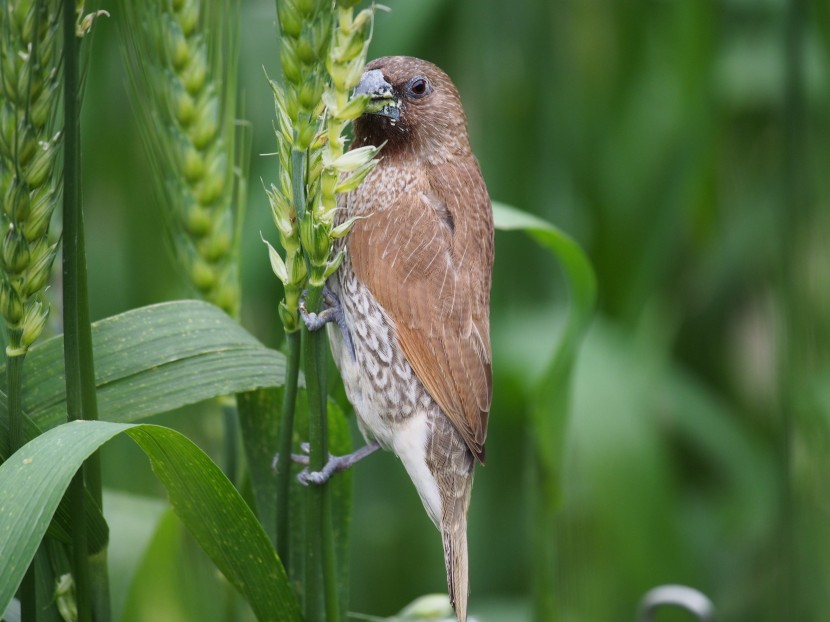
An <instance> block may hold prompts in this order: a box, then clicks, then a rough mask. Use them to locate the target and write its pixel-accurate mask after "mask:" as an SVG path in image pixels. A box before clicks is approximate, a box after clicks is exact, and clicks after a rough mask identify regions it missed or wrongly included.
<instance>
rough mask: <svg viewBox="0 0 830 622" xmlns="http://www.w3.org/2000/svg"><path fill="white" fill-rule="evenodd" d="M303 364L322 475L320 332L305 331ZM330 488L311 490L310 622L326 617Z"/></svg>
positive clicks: (315, 466)
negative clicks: (325, 518)
mask: <svg viewBox="0 0 830 622" xmlns="http://www.w3.org/2000/svg"><path fill="white" fill-rule="evenodd" d="M320 294H321V291H320V288H317V287H309V289H308V291H307V293H306V304H307V305H308V308H309V310H311V311H316V310H317V309H318V308H319V306H320V298H321V295H320ZM302 335H303V336H302V343H303V363H304V368H305V381H306V394H307V396H308V442H309V445H310V446H311V448H310V452H309V462H308V469H309V471H319V470H320V469H322V468H323V465H324V464H325V456H326V454H327V453H328V452H327V448H326V447H325V446H324V443H325V434H324V433H323V430H324V428H325V423H324V422H325V415H326V413H325V402H324V401H323V400H321V399H320V395H321V392H322V390H323V384H322V379H321V378H320V374H319V373H318V372H319V367H318V364H317V344H316V342H317V340H319V339H320V338H321V337H322V334H321V333H320V331H314V332H311V331H309V330H308V329H307V328H306V327H305V326H303V329H302ZM325 488H326V486H325V485H323V486H309V487H308V503H307V506H306V512H307V517H306V567H305V596H306V600H305V608H306V615H305V619H306V622H318V621H321V620H322V619H323V618H322V615H323V607H324V603H323V599H324V598H325V596H324V593H323V585H322V579H323V572H322V563H323V491H324V490H325Z"/></svg>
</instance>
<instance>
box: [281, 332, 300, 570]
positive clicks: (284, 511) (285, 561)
mask: <svg viewBox="0 0 830 622" xmlns="http://www.w3.org/2000/svg"><path fill="white" fill-rule="evenodd" d="M300 334H301V333H300V331H294V332H293V333H286V335H285V340H286V345H287V347H288V352H287V358H288V362H287V367H286V370H285V388H284V391H285V392H284V393H283V401H282V419H281V420H280V457H279V460H278V461H277V555H278V556H279V558H280V559H281V560H282V565H283V566H284V567H285V570H286V572H288V570H289V568H288V566H289V564H290V561H291V558H290V556H289V553H290V542H291V535H290V530H289V526H290V524H291V523H290V521H289V516H288V514H289V505H290V504H289V496H288V495H289V491H290V489H291V441H292V438H293V436H294V411H295V409H296V404H297V381H298V379H299V375H300V349H301V348H300V345H301V338H300ZM289 574H290V573H289Z"/></svg>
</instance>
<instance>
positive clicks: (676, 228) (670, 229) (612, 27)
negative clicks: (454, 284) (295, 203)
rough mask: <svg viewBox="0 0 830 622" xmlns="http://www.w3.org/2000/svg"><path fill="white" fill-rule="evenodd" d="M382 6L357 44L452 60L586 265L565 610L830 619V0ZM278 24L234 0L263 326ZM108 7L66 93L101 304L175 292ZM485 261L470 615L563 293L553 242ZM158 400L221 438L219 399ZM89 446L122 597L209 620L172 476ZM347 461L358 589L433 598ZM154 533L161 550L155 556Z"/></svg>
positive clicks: (521, 192)
mask: <svg viewBox="0 0 830 622" xmlns="http://www.w3.org/2000/svg"><path fill="white" fill-rule="evenodd" d="M385 4H387V5H388V6H389V7H390V8H391V11H390V12H379V13H378V16H377V19H376V26H375V37H374V41H373V43H372V47H371V52H370V57H376V56H381V55H386V54H408V55H415V56H420V57H423V58H426V59H429V60H431V61H433V62H435V63H436V64H438V65H439V66H441V67H442V68H443V69H445V70H446V71H447V72H448V73H449V74H450V75H451V76H452V77H453V78H454V80H455V82H456V84H457V86H458V87H459V90H460V92H461V95H462V99H463V101H464V104H465V108H466V111H467V115H468V120H469V128H470V134H471V139H472V143H473V147H474V150H475V152H476V154H477V155H478V158H479V160H480V162H481V166H482V169H483V172H484V176H485V178H486V181H487V184H488V187H489V189H490V193H491V196H492V197H493V199H495V200H498V201H502V202H505V203H508V204H511V205H514V206H516V207H519V208H521V209H523V210H527V211H530V212H533V213H535V214H538V215H540V216H542V217H544V218H545V219H547V220H549V221H551V222H553V223H555V224H556V225H557V226H559V227H560V228H562V229H563V230H565V231H567V232H568V233H569V234H571V235H572V236H573V237H574V238H575V239H577V240H578V241H579V242H580V244H582V245H583V247H584V248H585V249H586V251H587V253H588V254H589V256H590V258H591V260H592V262H593V265H594V267H595V270H596V273H597V278H598V285H599V304H598V310H597V313H596V316H595V318H594V321H593V323H592V326H591V329H590V331H589V334H588V336H587V338H586V341H585V343H584V347H583V349H582V351H581V353H580V356H579V361H578V365H577V368H576V370H575V375H574V387H573V395H572V409H571V413H570V420H569V423H568V428H567V429H568V433H567V438H566V448H565V450H564V454H563V456H562V460H563V465H564V467H563V472H562V473H563V482H562V486H563V491H562V497H561V510H560V514H559V518H558V519H557V520H556V521H554V522H553V523H552V524H550V525H549V535H550V537H551V538H553V539H554V543H555V548H556V551H557V558H558V572H557V577H556V580H555V582H554V583H553V584H552V585H550V586H549V589H550V590H551V591H552V592H553V594H554V595H555V599H556V603H557V610H558V612H559V619H561V620H569V621H570V620H574V621H581V620H585V621H592V622H599V621H611V620H621V621H622V620H633V619H634V618H635V612H636V606H637V602H638V601H639V599H640V598H641V596H642V595H643V593H644V592H645V591H647V590H648V589H650V588H652V587H654V586H656V585H661V584H665V583H683V584H687V585H690V586H693V587H695V588H697V589H699V590H701V591H703V592H704V593H706V594H707V595H708V596H709V597H710V598H711V599H712V600H713V602H714V603H715V605H716V607H717V609H718V614H719V619H720V620H747V621H749V620H752V621H773V620H775V621H781V620H799V621H810V620H825V619H827V618H826V616H827V612H828V610H830V602H828V597H827V595H828V594H830V528H829V527H830V503H828V498H830V495H828V478H827V474H828V472H830V471H829V470H828V469H829V468H830V453H828V452H829V451H830V357H828V350H830V340H828V337H830V175H828V172H830V149H828V142H829V141H830V97H829V96H828V95H829V94H830V4H828V3H827V2H826V0H815V1H812V2H810V1H808V0H801V1H798V0H791V1H787V0H720V1H713V2H692V1H688V0H653V1H635V0H631V1H625V2H615V1H612V0H579V1H575V0H570V1H566V0H512V1H511V2H504V1H498V0H453V1H452V2H450V1H446V0H418V1H417V2H416V1H414V0H408V1H407V0H387V1H386V2H385ZM102 8H108V9H110V10H111V11H113V12H114V10H115V9H114V7H110V6H106V4H105V5H104V6H103V7H102ZM274 16H275V11H274V3H273V1H272V0H271V1H266V0H245V1H244V2H242V8H241V58H240V69H239V75H240V81H241V83H242V88H243V91H244V95H243V100H242V101H243V102H244V116H245V117H246V118H247V119H248V120H249V121H250V123H251V124H252V128H253V147H252V149H253V153H254V155H253V157H252V166H251V176H250V192H249V202H248V203H249V204H248V209H247V221H246V225H245V237H244V252H243V266H242V270H243V297H244V303H243V314H242V316H243V323H244V325H245V326H246V327H247V328H248V330H250V331H251V332H252V333H253V334H254V335H256V336H257V337H258V338H259V339H260V340H262V341H263V342H264V343H266V344H268V345H270V346H273V347H279V346H280V344H281V334H280V327H279V320H278V317H277V314H276V304H277V301H278V300H279V297H280V290H279V284H278V282H277V281H276V279H275V278H274V277H273V275H272V274H271V271H270V268H269V265H268V260H267V256H266V251H265V248H264V246H263V245H262V243H261V242H260V240H259V231H263V232H264V233H266V235H269V236H270V237H271V238H272V239H274V238H275V237H276V236H275V235H273V225H272V224H271V222H270V214H269V211H268V204H267V200H266V197H265V194H264V192H263V191H262V189H261V184H260V181H259V180H260V179H262V180H264V181H265V182H266V183H270V182H271V181H272V180H275V179H276V176H277V170H276V159H275V158H274V157H268V156H260V155H258V154H268V153H271V152H273V151H274V149H275V147H274V139H273V131H272V125H271V123H272V118H273V100H272V96H271V93H270V90H269V87H268V84H267V82H266V79H265V77H264V73H263V68H264V69H265V70H266V71H267V73H268V74H269V75H270V76H278V75H279V63H278V52H277V51H278V39H277V35H276V29H275V25H274ZM118 19H119V16H118V15H114V16H113V19H112V20H110V21H109V22H101V23H100V24H99V27H98V30H97V33H96V39H95V43H94V50H93V53H92V57H91V64H90V67H89V72H88V76H87V80H88V85H87V90H86V95H85V101H84V117H83V132H84V135H83V153H84V174H85V183H84V193H85V209H86V225H87V228H88V229H87V231H88V234H87V240H88V243H87V244H88V258H89V278H90V292H91V296H92V299H91V303H92V313H93V317H94V318H95V319H100V318H103V317H107V316H109V315H113V314H115V313H119V312H121V311H124V310H127V309H130V308H133V307H137V306H141V305H145V304H150V303H154V302H159V301H163V300H169V299H172V298H177V297H182V296H185V295H187V293H186V291H185V290H184V289H183V288H182V286H181V281H180V279H179V278H178V275H177V272H176V268H175V266H174V264H173V261H172V258H171V254H170V253H168V252H167V249H166V248H165V243H164V235H163V232H162V231H161V227H162V224H163V222H164V218H163V212H162V208H161V206H160V205H159V204H158V202H157V200H156V197H155V195H154V193H153V185H152V183H151V180H150V170H151V169H150V167H149V165H148V162H147V159H146V156H145V152H144V150H143V147H142V143H141V139H140V133H139V132H140V129H139V128H138V127H137V123H136V115H135V113H134V110H133V109H132V106H134V105H135V104H134V103H133V102H131V101H130V100H129V96H128V89H127V74H126V71H125V68H124V66H123V59H122V56H121V53H120V45H121V41H120V40H119V39H120V34H119V29H118V27H117V25H116V23H115V20H118ZM496 255H497V258H496V268H495V276H494V285H493V305H492V339H493V351H494V373H495V401H494V405H493V411H492V415H491V424H490V436H489V438H488V464H487V466H486V467H485V468H482V469H479V471H478V474H477V480H476V486H475V492H474V495H473V502H472V509H471V519H470V547H471V553H470V554H471V565H472V569H471V576H472V596H471V603H472V605H471V608H472V612H473V613H474V614H475V615H476V617H477V618H478V619H480V620H481V621H484V622H486V621H514V620H515V621H521V620H525V619H529V616H530V610H531V605H530V603H531V597H530V586H531V585H532V583H533V574H534V567H535V566H534V564H535V560H536V558H537V555H536V553H537V552H536V551H534V549H533V547H532V546H531V544H530V542H531V535H530V532H531V530H532V529H533V528H534V527H533V524H532V521H531V518H530V510H529V508H530V507H531V503H532V501H533V497H534V494H535V491H534V484H533V479H532V477H531V476H530V461H529V457H528V454H529V447H530V443H531V439H529V437H528V425H527V418H528V414H527V413H528V401H527V400H528V395H530V393H531V389H532V388H533V387H534V385H535V382H536V381H537V379H538V378H539V376H540V374H541V371H542V369H543V368H544V367H545V366H546V365H547V364H548V362H549V361H550V359H551V357H552V355H553V352H554V347H555V344H556V342H557V339H558V337H559V334H560V330H561V327H562V320H563V314H564V312H565V310H566V308H567V304H568V294H567V289H566V284H565V281H564V279H563V278H562V275H561V273H560V270H559V267H558V265H557V263H556V261H555V260H554V259H553V258H552V257H551V256H550V255H548V254H547V253H546V252H545V251H544V250H542V249H541V248H540V247H537V246H536V245H535V244H534V243H533V242H532V241H531V240H530V239H529V238H527V237H524V236H523V235H522V234H520V233H507V232H499V233H497V237H496ZM55 315H57V314H55ZM332 392H333V394H334V395H335V396H336V397H338V399H340V400H343V394H342V391H341V390H339V389H338V388H337V386H336V385H335V384H334V383H333V386H332ZM344 405H345V402H344ZM159 421H161V422H162V423H165V424H167V425H172V426H174V427H176V428H178V429H181V430H183V431H185V432H186V433H187V434H188V435H189V436H191V437H192V438H194V439H196V440H197V441H198V442H199V443H200V445H202V446H203V447H204V448H205V449H206V450H208V451H209V452H210V453H211V454H212V455H214V456H219V455H220V453H221V449H222V445H223V439H222V438H221V436H222V426H221V420H220V417H219V414H218V412H217V409H216V407H215V406H214V405H206V406H204V407H199V408H190V409H187V410H185V411H182V412H177V413H172V414H169V415H165V416H164V417H161V418H160V419H159ZM355 441H356V442H357V443H359V442H360V439H359V438H358V436H357V435H356V436H355ZM104 465H105V471H106V472H105V482H106V484H107V485H108V486H109V488H110V490H111V491H112V492H111V493H110V494H109V496H108V502H107V511H108V514H109V515H110V517H111V522H112V529H113V548H112V555H113V558H112V571H113V577H114V579H113V581H114V584H113V597H114V601H115V605H116V609H117V610H119V611H121V610H124V609H125V608H126V610H127V611H128V613H127V615H126V617H125V619H136V620H139V619H148V620H149V619H156V620H159V619H164V620H166V621H174V620H177V619H182V620H188V619H189V620H193V619H199V620H221V619H228V618H227V615H226V612H227V609H226V608H223V607H219V606H215V605H214V600H215V599H216V598H217V597H216V595H215V593H214V591H212V590H211V589H210V587H209V586H210V585H213V584H215V583H216V581H217V578H216V577H215V572H214V571H212V570H211V567H210V566H209V564H208V563H207V562H205V561H204V559H203V558H202V557H201V556H200V554H199V553H198V552H197V551H196V549H195V546H193V545H192V543H189V542H188V541H187V539H186V538H181V537H180V535H177V534H179V532H180V530H181V527H180V526H178V525H177V523H176V521H175V520H174V519H171V518H170V517H165V518H164V519H163V520H162V523H161V527H160V528H159V529H158V530H157V521H158V520H159V516H161V512H162V509H163V507H164V502H163V492H162V491H161V490H160V488H159V487H158V485H157V484H156V483H154V478H153V476H152V474H151V473H150V471H149V468H148V467H147V465H146V459H145V458H144V457H143V455H142V454H140V453H139V452H138V450H136V449H134V448H133V447H132V446H131V444H130V443H129V441H124V442H116V443H114V444H112V446H108V447H107V449H106V450H105V462H104ZM354 483H355V504H354V519H353V528H352V533H353V537H352V563H351V568H352V572H351V578H350V581H351V586H352V597H351V609H352V610H353V611H357V612H363V613H369V614H374V615H382V616H387V615H391V614H393V613H394V612H396V611H397V610H399V609H400V608H401V607H403V606H404V605H405V604H406V603H408V602H409V601H411V600H412V599H414V598H415V597H417V596H419V595H421V594H425V593H429V592H439V591H443V590H445V583H444V568H443V562H442V559H441V545H440V540H439V538H438V534H437V533H436V532H435V530H434V528H433V527H432V525H431V524H430V522H429V520H428V518H427V517H426V515H425V513H424V511H423V509H422V507H421V503H420V501H419V499H418V497H417V494H416V493H415V491H414V489H413V487H412V486H411V484H410V483H409V481H408V479H407V477H406V475H405V473H404V471H403V469H402V468H401V467H400V465H399V464H398V463H397V461H396V459H395V458H394V457H393V456H391V455H382V456H377V455H376V456H374V457H372V458H371V459H369V460H367V461H366V462H365V463H362V464H360V465H359V466H358V467H356V469H355V477H354ZM154 533H155V535H153V534H154ZM124 534H127V535H126V536H124ZM119 535H121V536H124V537H119ZM151 540H152V546H150V548H149V549H147V546H148V542H150V541H151ZM153 555H155V556H158V557H159V559H168V561H169V563H168V564H167V565H166V566H160V565H158V564H156V565H155V566H153V564H149V566H148V557H147V556H153ZM170 560H173V561H170ZM142 564H143V565H142ZM146 567H154V568H155V572H154V573H147V572H144V574H143V575H142V568H146ZM163 568H167V570H162V569H163ZM135 577H138V579H139V580H137V581H136V582H135V583H133V585H132V587H131V588H130V587H129V586H130V584H131V582H133V579H134V578H135ZM188 603H189V604H188ZM188 607H189V608H188ZM195 612H198V613H195ZM194 616H195V617H194ZM660 619H661V620H669V619H674V620H684V619H685V620H688V619H690V617H689V616H688V615H686V616H685V617H684V616H683V615H675V616H674V617H672V616H671V615H665V616H663V617H661V618H660Z"/></svg>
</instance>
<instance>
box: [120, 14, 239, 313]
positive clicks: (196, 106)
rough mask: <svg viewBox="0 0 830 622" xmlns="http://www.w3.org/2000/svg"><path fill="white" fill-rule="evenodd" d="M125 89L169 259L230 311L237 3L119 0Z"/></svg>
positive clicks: (234, 257) (235, 223)
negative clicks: (161, 209) (160, 207)
mask: <svg viewBox="0 0 830 622" xmlns="http://www.w3.org/2000/svg"><path fill="white" fill-rule="evenodd" d="M120 6H121V13H122V15H123V16H124V18H125V21H124V22H123V24H122V25H123V30H124V33H125V38H126V39H127V42H128V45H127V46H125V48H124V49H125V50H126V54H127V66H128V68H129V73H130V84H131V86H132V89H131V93H132V98H133V99H134V101H135V106H134V108H135V110H136V113H137V115H138V117H139V122H140V124H141V134H142V137H143V139H144V143H145V146H146V147H147V151H148V153H149V156H150V160H151V162H152V167H153V172H154V175H153V177H154V179H155V180H156V185H157V190H158V195H159V197H161V200H162V202H163V204H164V206H165V213H166V214H167V216H168V218H167V220H168V227H167V234H168V236H169V238H170V239H171V240H172V247H173V249H174V252H175V255H176V259H177V261H178V264H179V266H180V267H181V268H182V269H183V270H184V273H185V274H186V276H187V279H188V281H189V282H190V284H191V285H192V286H193V288H194V289H195V290H196V291H197V292H198V294H199V295H200V296H201V297H203V298H204V299H205V300H208V301H210V302H212V303H214V304H216V305H218V306H219V307H221V308H222V309H224V310H225V311H226V312H227V313H229V314H230V315H232V316H234V317H238V315H239V307H240V298H241V296H240V286H239V237H240V232H241V223H242V215H243V211H244V204H245V189H246V188H245V180H246V179H247V173H248V171H247V168H248V155H249V154H248V151H249V149H248V146H249V143H250V128H248V127H243V126H241V125H239V124H237V122H236V97H237V91H236V85H237V80H236V71H237V57H238V41H237V30H238V28H237V26H238V19H239V16H238V5H236V4H233V5H232V3H231V2H230V1H228V0H226V1H218V2H217V1H206V2H201V1H200V0H148V1H146V2H133V1H132V0H122V2H121V3H120Z"/></svg>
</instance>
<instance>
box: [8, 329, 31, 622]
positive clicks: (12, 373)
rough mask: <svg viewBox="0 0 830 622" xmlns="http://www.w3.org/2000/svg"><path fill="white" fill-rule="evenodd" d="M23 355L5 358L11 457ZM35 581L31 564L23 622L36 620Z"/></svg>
mask: <svg viewBox="0 0 830 622" xmlns="http://www.w3.org/2000/svg"><path fill="white" fill-rule="evenodd" d="M14 331H15V329H10V330H9V343H10V344H13V343H15V342H16V341H19V332H20V331H19V330H18V331H17V333H18V335H17V339H15V335H14V334H13V332H14ZM24 358H25V355H23V354H21V355H17V356H6V382H7V386H8V410H9V448H8V454H7V455H9V456H11V455H12V454H13V453H14V452H15V451H17V450H18V449H20V448H21V447H23V445H25V444H26V439H25V437H24V433H23V402H22V398H23V375H22V374H23V359H24ZM36 585H37V580H36V577H35V565H34V563H32V564H31V565H30V566H29V568H28V570H26V575H25V576H24V577H23V582H22V583H21V584H20V613H21V619H22V620H23V622H35V621H36V620H37V594H36V591H35V590H36V587H35V586H36Z"/></svg>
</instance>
